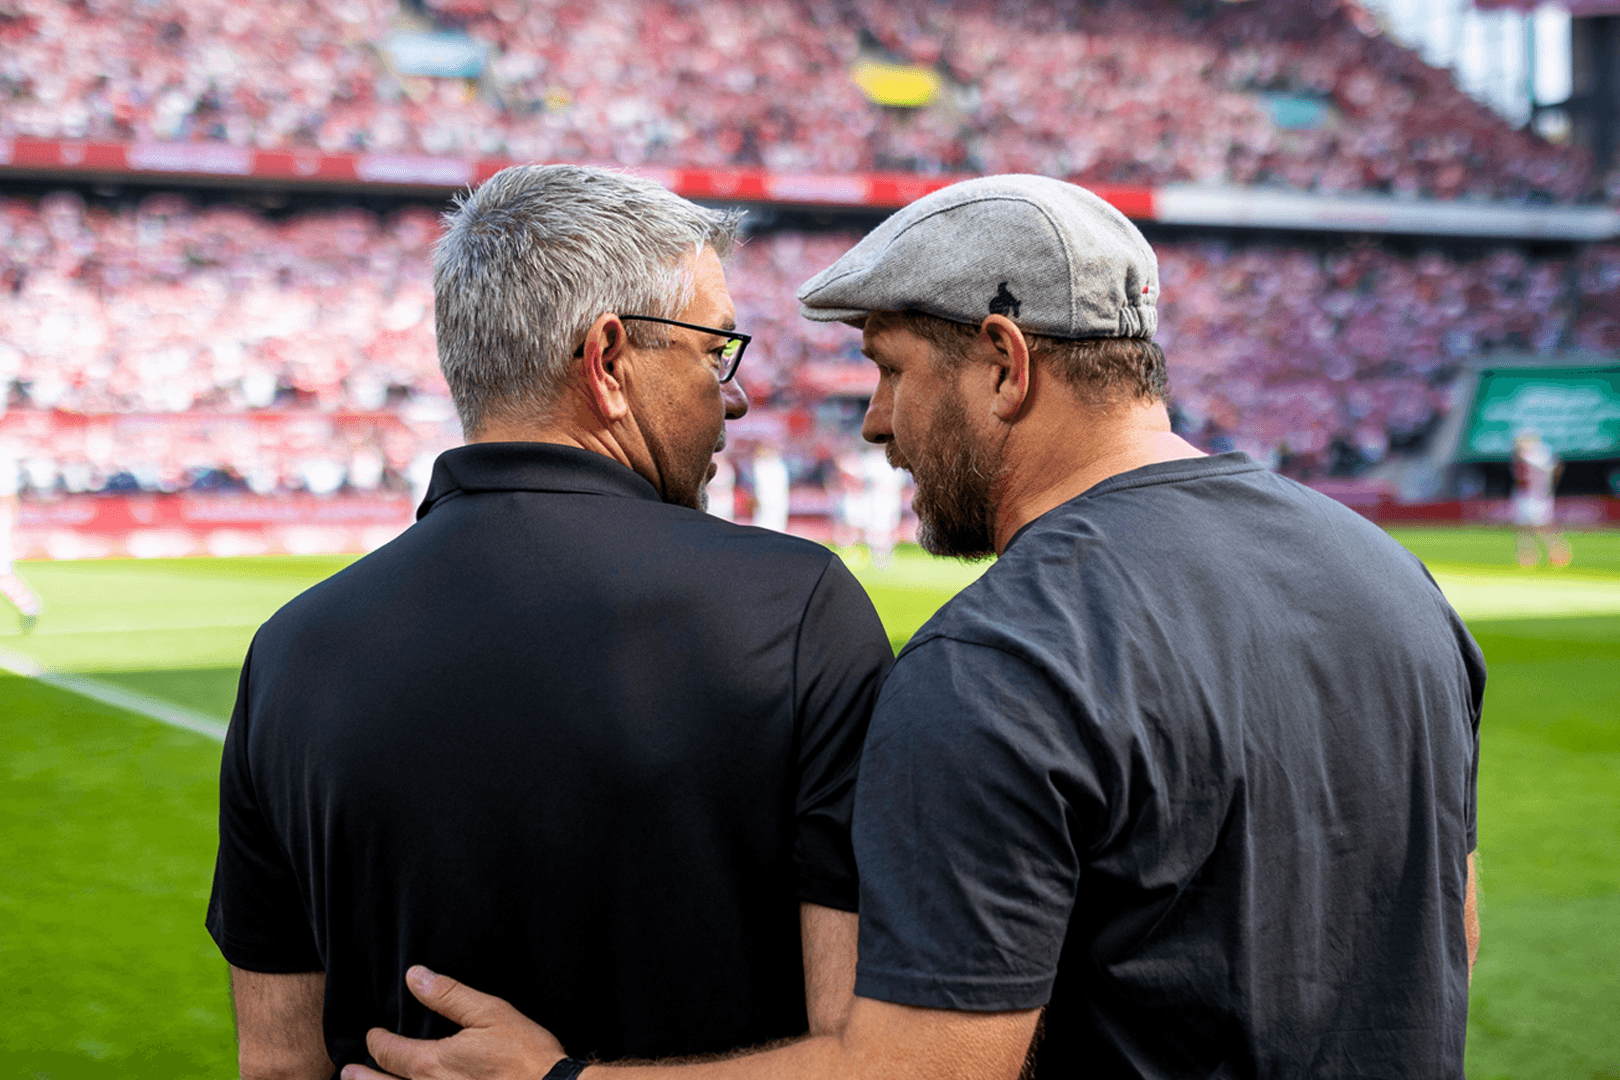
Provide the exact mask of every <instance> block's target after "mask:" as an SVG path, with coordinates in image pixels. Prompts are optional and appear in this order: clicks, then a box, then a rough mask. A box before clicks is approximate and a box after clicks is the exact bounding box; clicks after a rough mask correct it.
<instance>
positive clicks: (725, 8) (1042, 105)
mask: <svg viewBox="0 0 1620 1080" xmlns="http://www.w3.org/2000/svg"><path fill="white" fill-rule="evenodd" d="M426 31H432V32H435V33H440V34H445V33H450V34H454V35H460V36H461V37H462V39H463V40H465V41H467V42H469V43H470V44H471V45H472V46H474V49H473V51H474V53H475V54H478V53H479V52H480V51H481V53H482V55H483V56H484V57H485V59H484V60H482V61H480V62H479V63H478V64H477V65H475V66H476V67H477V69H478V74H477V75H476V77H452V78H446V77H430V76H425V75H421V74H411V73H408V71H406V70H402V69H401V68H400V66H399V65H398V63H397V59H395V58H396V54H395V53H393V52H391V51H390V50H389V48H388V47H387V43H388V42H389V41H390V40H391V39H392V36H393V35H398V34H405V33H422V32H426ZM863 62H881V63H887V64H901V65H913V66H915V67H918V68H921V69H924V70H925V71H927V72H929V73H931V76H930V77H932V78H934V79H935V80H936V81H937V86H938V93H937V95H936V96H935V98H934V100H932V101H931V102H929V103H927V104H925V105H920V106H915V107H895V106H885V105H880V104H877V103H875V102H873V101H871V100H868V99H867V97H866V96H865V94H864V93H863V91H862V90H861V89H860V88H859V87H858V86H857V85H856V84H855V82H854V81H853V79H852V71H853V70H854V68H855V66H856V65H857V64H860V63H863ZM15 135H33V136H40V137H57V138H62V137H65V138H87V139H136V140H202V141H219V142H225V143H230V144H234V145H238V146H253V147H261V148H279V147H316V148H320V149H323V150H326V151H331V152H338V151H415V152H423V153H428V154H437V155H464V156H465V155H487V156H509V157H512V158H516V159H519V160H570V161H594V162H601V163H607V162H612V163H618V164H622V165H630V166H635V165H648V166H675V165H688V166H749V167H763V168H766V169H770V170H774V171H779V172H789V173H791V172H824V173H834V174H844V173H851V172H867V171H874V170H875V171H911V172H921V173H929V174H935V173H952V172H973V173H983V172H1039V173H1044V174H1047V175H1055V176H1068V177H1071V178H1074V179H1077V180H1079V181H1081V182H1091V183H1109V182H1115V183H1137V184H1159V183H1167V182H1180V181H1191V182H1207V183H1222V184H1239V185H1255V184H1258V185H1276V186H1281V187H1286V188H1292V189H1299V190H1311V191H1320V192H1327V193H1334V192H1355V191H1375V192H1388V193H1393V194H1399V195H1426V196H1438V197H1445V198H1451V197H1492V198H1505V199H1537V200H1549V199H1550V200H1560V201H1568V200H1572V199H1579V198H1584V197H1591V196H1594V195H1597V194H1599V193H1600V189H1601V187H1602V183H1601V181H1602V178H1599V177H1594V176H1593V174H1592V170H1591V168H1590V165H1589V161H1588V159H1587V157H1586V155H1585V153H1584V152H1583V151H1579V150H1574V149H1570V148H1566V147H1559V146H1554V145H1551V144H1548V143H1546V142H1544V141H1542V140H1541V139H1539V138H1538V137H1536V136H1534V135H1532V134H1529V133H1527V132H1525V131H1518V130H1514V129H1512V128H1511V127H1510V126H1509V125H1508V124H1507V123H1506V122H1505V121H1503V120H1502V119H1501V118H1500V117H1499V116H1497V115H1496V114H1495V113H1493V112H1491V111H1490V110H1489V109H1488V108H1486V107H1485V106H1483V105H1481V104H1478V103H1477V102H1475V101H1473V100H1472V99H1471V98H1469V97H1468V96H1466V95H1465V94H1463V93H1462V92H1461V91H1460V90H1458V89H1457V87H1456V85H1455V83H1454V81H1453V79H1452V78H1451V75H1450V73H1448V72H1446V71H1443V70H1439V69H1435V68H1431V67H1429V66H1427V65H1426V64H1425V63H1424V62H1423V61H1422V60H1421V59H1420V58H1419V57H1418V56H1417V54H1416V53H1414V52H1412V51H1410V50H1407V49H1404V48H1402V47H1400V46H1399V45H1398V44H1396V43H1395V42H1394V41H1393V40H1391V39H1390V38H1388V37H1386V36H1383V35H1381V34H1380V33H1379V32H1378V29H1377V26H1376V24H1375V23H1374V22H1373V20H1372V19H1371V18H1370V17H1369V16H1368V15H1367V14H1366V12H1365V11H1363V10H1362V9H1361V8H1360V7H1358V6H1357V5H1356V4H1355V2H1354V0H1249V2H1247V3H1243V4H1224V3H1213V2H1210V0H1092V2H1089V3H1086V4H1057V3H1037V2H1034V0H937V2H932V3H928V4H920V3H915V2H911V0H860V2H857V0H703V2H701V3H700V2H698V0H283V2H280V3H275V4H242V3H234V2H231V0H142V2H140V3H135V2H133V0H0V138H4V137H6V136H15Z"/></svg>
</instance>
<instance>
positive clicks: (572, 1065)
mask: <svg viewBox="0 0 1620 1080" xmlns="http://www.w3.org/2000/svg"><path fill="white" fill-rule="evenodd" d="M589 1064H590V1062H588V1061H581V1060H580V1059H579V1058H573V1057H565V1058H563V1059H562V1060H561V1061H559V1062H557V1064H555V1065H553V1066H552V1067H551V1071H550V1072H548V1073H546V1075H545V1076H544V1077H543V1078H542V1080H574V1077H576V1076H578V1075H579V1074H580V1073H582V1072H584V1071H585V1066H587V1065H589Z"/></svg>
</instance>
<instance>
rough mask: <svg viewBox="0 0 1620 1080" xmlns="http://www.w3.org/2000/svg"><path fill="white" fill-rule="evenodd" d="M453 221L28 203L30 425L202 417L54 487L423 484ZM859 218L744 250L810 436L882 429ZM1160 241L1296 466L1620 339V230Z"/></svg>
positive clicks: (758, 368) (21, 336)
mask: <svg viewBox="0 0 1620 1080" xmlns="http://www.w3.org/2000/svg"><path fill="white" fill-rule="evenodd" d="M436 228H437V223H436V219H435V217H434V214H433V212H432V211H430V210H428V209H425V208H419V207H418V208H406V209H402V210H398V211H395V212H392V213H389V214H386V215H382V216H379V215H378V214H375V213H373V212H370V211H367V210H362V209H355V208H348V209H332V210H323V211H316V212H301V213H295V214H292V215H289V216H287V217H285V218H281V219H277V218H274V217H271V216H269V215H267V214H265V213H263V212H256V211H252V210H248V209H245V208H244V207H242V206H240V205H231V204H215V205H196V204H193V203H192V202H190V201H188V200H186V199H185V198H183V197H181V196H179V195H176V194H160V195H153V196H149V197H147V198H145V199H142V200H140V201H139V202H133V203H125V204H122V205H112V206H109V205H100V204H91V205H87V204H86V202H85V200H84V199H83V198H82V197H81V196H80V195H78V194H76V193H73V192H55V193H51V194H49V195H47V196H45V197H43V198H40V199H38V200H30V199H18V198H13V199H5V200H0V252H3V256H0V258H3V262H0V391H6V394H4V395H0V396H4V398H5V400H7V401H9V403H10V407H11V409H12V410H13V413H14V415H13V416H12V417H11V420H12V422H13V423H16V422H18V420H19V416H18V414H21V413H28V412H32V413H44V412H51V413H54V414H59V415H62V416H82V415H92V416H93V415H119V414H123V415H128V416H142V417H158V418H161V417H162V416H165V415H168V416H173V417H175V418H176V421H177V422H175V423H170V424H167V425H165V424H162V423H151V424H146V425H144V426H139V433H138V434H139V438H138V440H137V441H135V442H133V443H131V444H129V445H127V446H126V447H125V448H124V453H123V454H122V455H121V457H123V458H124V459H125V460H124V462H123V463H122V464H118V463H115V462H114V461H113V460H112V457H111V456H110V453H108V452H103V453H100V454H99V455H98V454H92V453H89V452H88V451H87V450H86V446H87V445H88V444H87V443H86V439H87V437H89V438H92V439H93V438H94V436H93V435H91V436H87V432H86V429H85V428H84V425H82V424H77V423H65V422H64V423H61V424H57V425H54V426H52V427H51V428H50V429H49V430H50V431H51V432H53V434H51V435H50V436H49V439H48V440H47V442H46V444H45V445H34V446H32V447H31V448H30V452H29V453H28V454H27V455H26V457H27V459H28V462H29V463H28V464H27V465H26V466H25V472H26V473H27V476H26V478H25V479H26V482H27V485H28V487H29V490H30V491H32V492H34V493H35V494H40V495H44V494H49V493H52V492H55V491H86V490H90V491H93V490H103V489H106V488H107V487H108V485H111V487H112V489H113V490H118V489H119V488H120V487H123V488H127V489H137V488H138V489H146V490H176V489H177V488H181V487H191V486H196V485H202V486H204V487H209V486H212V487H226V488H232V487H234V488H238V489H243V490H254V491H259V492H268V491H275V490H282V491H287V490H303V491H310V492H315V493H320V494H330V493H333V492H336V491H339V490H373V489H375V488H377V487H378V486H379V485H380V486H383V487H386V486H388V485H390V484H392V485H394V486H395V487H398V488H401V489H403V488H406V487H408V486H409V480H408V477H407V473H408V472H409V470H410V468H411V466H412V463H413V462H414V461H416V459H417V458H418V457H419V456H420V454H421V453H423V452H424V451H425V449H426V448H430V447H436V446H437V445H438V443H439V442H441V441H442V439H443V437H444V436H443V431H444V422H445V421H446V419H447V418H448V417H449V408H448V403H447V396H446V395H447V391H446V389H445V386H444V384H443V381H442V379H441V378H440V375H439V372H438V368H437V362H436V357H435V352H434V346H433V321H432V283H431V267H430V247H431V243H432V239H433V237H434V235H435V233H436ZM856 239H857V234H855V233H845V232H834V233H797V232H773V233H765V234H762V235H758V236H754V237H752V238H750V239H749V240H748V242H746V243H745V244H744V245H742V247H741V248H740V249H739V251H738V253H737V254H736V256H735V258H734V260H733V263H732V267H731V269H730V271H729V276H730V280H731V283H732V287H733V292H734V296H735V298H736V301H737V305H738V320H739V324H740V325H742V326H743V327H745V328H746V329H748V330H749V332H750V333H752V334H753V335H754V337H755V342H756V346H755V348H753V349H751V350H750V351H749V355H748V362H747V364H745V365H744V368H743V371H742V374H741V377H742V379H743V380H744V384H745V385H746V387H747V389H748V391H749V393H750V395H751V396H752V397H753V399H754V402H755V408H756V412H757V413H758V414H760V415H762V416H764V417H767V418H769V417H772V416H775V417H777V418H778V419H779V420H780V421H781V422H780V424H779V425H778V426H777V427H775V428H772V429H771V430H772V431H773V432H777V433H778V434H780V435H782V436H784V437H786V438H787V439H788V440H789V448H790V450H791V451H792V452H793V453H795V454H797V455H798V456H799V457H800V458H801V459H802V460H806V461H808V460H810V459H816V458H820V457H824V456H825V455H826V454H827V453H828V452H829V449H828V448H829V446H831V447H832V448H833V449H836V448H837V447H838V446H841V445H843V444H847V443H850V442H852V441H853V440H854V439H855V437H856V435H855V425H854V424H853V423H852V422H849V421H850V420H851V419H852V418H853V417H855V416H858V410H853V411H852V410H848V409H846V410H845V412H844V415H845V422H843V423H842V424H841V425H840V424H837V423H834V424H831V425H830V428H829V424H828V423H826V422H819V423H818V422H817V420H816V418H815V417H814V416H812V415H811V413H812V412H813V410H814V409H815V407H816V403H817V400H818V399H819V398H821V397H823V396H825V395H826V394H828V393H829V392H830V393H832V394H834V395H837V394H839V393H840V392H841V393H843V394H844V395H845V396H846V397H850V396H857V397H858V395H859V394H860V393H861V390H862V387H863V386H864V384H865V381H866V377H867V375H868V374H869V372H868V369H867V365H866V363H865V361H864V360H862V359H861V358H860V357H859V355H858V341H857V340H856V338H855V337H854V336H853V335H852V334H851V333H850V332H849V331H848V330H846V329H845V328H843V327H839V326H836V325H834V326H825V325H817V324H809V323H806V322H805V321H804V320H802V319H800V318H799V316H798V311H797V306H796V304H795V302H794V301H793V299H792V294H793V290H794V289H795V288H796V287H797V285H798V284H799V283H800V282H802V281H803V280H805V279H806V278H807V277H809V276H810V275H811V274H812V273H814V272H815V271H816V270H818V269H820V268H821V267H823V266H825V265H827V264H828V263H830V262H831V261H832V260H833V259H835V258H836V257H837V256H838V255H839V254H840V253H841V252H842V251H844V250H845V249H846V248H847V247H848V246H849V245H850V244H852V243H854V241H855V240H856ZM1156 246H1157V249H1158V251H1159V257H1160V265H1161V274H1162V278H1163V296H1164V299H1163V301H1162V306H1161V321H1160V326H1161V329H1160V332H1159V340H1160V342H1161V343H1162V344H1163V345H1164V347H1165V350H1166V352H1167V354H1168V355H1169V357H1170V367H1171V375H1172V382H1173V388H1174V401H1175V405H1176V407H1177V410H1178V413H1179V416H1180V420H1181V423H1182V425H1183V427H1184V429H1185V430H1186V431H1187V432H1188V433H1189V434H1190V435H1191V436H1192V437H1194V438H1195V439H1197V440H1198V441H1199V442H1201V443H1203V444H1204V445H1206V446H1210V447H1225V446H1236V447H1238V448H1240V449H1244V450H1247V451H1249V452H1250V453H1251V454H1253V455H1254V456H1256V457H1257V458H1260V459H1263V460H1268V461H1271V462H1273V463H1276V464H1279V465H1280V466H1282V467H1284V468H1285V469H1287V470H1288V471H1290V472H1293V473H1295V474H1296V475H1301V476H1314V475H1321V474H1323V473H1325V472H1327V471H1331V470H1345V469H1353V468H1355V467H1356V466H1357V465H1360V464H1366V463H1369V462H1373V461H1377V460H1379V459H1380V458H1382V457H1383V456H1384V455H1385V453H1386V452H1387V451H1388V448H1389V447H1390V445H1391V444H1392V443H1393V444H1395V445H1397V446H1398V445H1401V444H1402V443H1404V442H1409V441H1411V440H1412V439H1414V438H1415V437H1416V436H1418V435H1420V434H1421V433H1422V432H1423V431H1425V430H1426V429H1427V428H1428V426H1429V425H1430V424H1431V423H1432V422H1433V421H1434V419H1435V418H1436V417H1437V416H1438V415H1439V414H1441V413H1442V412H1443V411H1444V410H1445V407H1446V403H1447V390H1446V383H1447V380H1448V378H1449V377H1450V375H1452V374H1453V373H1454V372H1455V370H1456V368H1457V365H1458V364H1459V363H1460V362H1462V361H1463V360H1465V359H1467V358H1470V357H1473V356H1476V355H1479V354H1480V353H1482V352H1487V351H1490V350H1493V349H1504V348H1510V349H1516V350H1520V351H1528V352H1548V351H1550V350H1553V349H1555V348H1558V347H1561V346H1568V345H1575V346H1580V347H1587V348H1595V349H1610V350H1612V349H1614V348H1616V347H1620V246H1615V245H1599V246H1594V247H1591V248H1589V249H1587V251H1586V253H1585V254H1584V255H1582V256H1581V257H1580V258H1579V259H1578V260H1573V261H1572V260H1570V259H1563V258H1555V257H1548V256H1536V257H1532V256H1530V255H1527V254H1526V253H1525V252H1524V251H1523V250H1522V249H1518V248H1514V247H1500V248H1496V249H1494V250H1483V251H1481V252H1479V253H1476V254H1459V253H1456V252H1452V253H1449V254H1448V253H1446V252H1444V251H1442V250H1440V249H1438V248H1436V249H1432V250H1428V251H1421V252H1415V253H1411V254H1402V253H1400V252H1398V251H1395V250H1392V249H1390V248H1387V247H1379V246H1370V245H1361V246H1344V245H1337V246H1331V247H1317V248H1309V247H1303V246H1294V247H1288V246H1280V245H1277V244H1273V243H1267V244H1258V245H1255V244H1248V245H1245V244H1239V243H1236V242H1234V241H1231V240H1226V241H1221V242H1215V241H1207V240H1206V241H1188V240H1172V241H1163V242H1160V243H1158V244H1157V245H1156ZM1576 290H1578V292H1579V295H1578V297H1577V295H1576ZM1577 312H1578V314H1577ZM829 370H830V371H831V376H830V382H829V375H828V372H829ZM812 372H813V373H816V374H817V377H818V380H819V381H816V382H814V383H809V382H807V381H806V375H807V373H812ZM840 382H841V383H843V384H844V388H843V389H842V390H841V391H840V388H839V385H838V384H839V383H840ZM261 414H270V415H281V416H286V417H289V418H293V419H296V418H299V417H303V418H306V419H310V420H314V421H317V424H316V427H315V428H309V429H308V430H311V431H316V430H318V431H319V432H324V434H317V435H312V436H309V437H307V438H306V437H303V436H302V435H298V432H299V431H302V430H305V429H302V428H297V426H296V425H293V426H292V427H288V428H285V429H280V428H278V429H275V430H274V431H272V430H270V429H269V428H262V427H261V428H254V429H252V430H253V431H259V432H261V434H259V435H253V434H244V432H245V431H247V429H244V428H243V427H242V425H240V424H234V425H233V424H207V423H187V422H179V421H181V420H182V419H183V418H185V417H229V416H233V415H261ZM322 418H325V420H326V426H325V427H321V426H320V424H319V422H320V421H321V420H322ZM334 418H336V419H339V420H341V423H340V424H338V427H337V429H336V430H337V433H338V434H337V435H334V434H333V428H332V423H331V422H332V421H333V420H334ZM368 418H369V419H368ZM422 421H425V423H424V422H422ZM760 422H761V421H760V420H759V418H758V417H756V418H755V419H754V421H753V423H755V424H758V423H760ZM5 426H6V421H5V419H4V417H0V429H3V428H4V427H5ZM30 430H33V429H30ZM42 430H43V429H42ZM130 430H131V431H134V430H135V428H131V429H130ZM294 436H297V437H294ZM135 451H138V452H135ZM69 461H76V462H78V463H79V464H78V465H77V466H76V467H75V468H76V469H77V471H74V469H70V468H67V467H65V466H64V465H63V464H61V463H65V462H69ZM379 461H380V463H381V464H380V465H379V464H378V462H379Z"/></svg>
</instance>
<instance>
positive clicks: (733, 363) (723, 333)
mask: <svg viewBox="0 0 1620 1080" xmlns="http://www.w3.org/2000/svg"><path fill="white" fill-rule="evenodd" d="M619 320H620V321H621V322H655V323H663V324H664V325H665V326H678V327H680V328H681V329H682V330H697V331H699V332H700V333H704V334H713V335H715V336H716V337H723V338H725V339H726V343H725V344H724V345H722V346H720V370H719V371H718V372H716V375H717V376H718V377H719V379H720V381H721V382H730V381H731V379H732V376H734V375H736V374H737V367H738V365H739V364H741V363H742V357H743V351H744V350H745V349H747V348H748V343H749V342H750V341H753V340H754V339H753V337H752V335H749V334H742V333H738V332H737V331H736V330H721V329H718V328H717V327H713V326H698V325H697V324H696V323H689V322H676V321H675V320H674V319H660V318H658V317H657V316H656V315H620V316H619Z"/></svg>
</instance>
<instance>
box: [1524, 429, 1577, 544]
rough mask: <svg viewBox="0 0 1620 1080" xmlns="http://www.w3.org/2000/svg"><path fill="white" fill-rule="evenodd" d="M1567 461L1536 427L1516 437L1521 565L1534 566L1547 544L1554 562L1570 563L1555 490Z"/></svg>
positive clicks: (1567, 542)
mask: <svg viewBox="0 0 1620 1080" xmlns="http://www.w3.org/2000/svg"><path fill="white" fill-rule="evenodd" d="M1563 471H1564V463H1563V462H1562V461H1559V460H1558V455H1557V454H1555V453H1553V452H1552V448H1551V447H1549V446H1548V445H1547V444H1546V443H1544V442H1542V441H1541V436H1540V435H1539V434H1537V433H1536V432H1534V431H1526V432H1522V433H1520V435H1519V436H1518V438H1516V439H1514V440H1513V524H1515V525H1517V526H1518V527H1519V537H1518V557H1519V565H1520V566H1523V567H1526V568H1528V567H1532V566H1535V565H1536V564H1537V563H1539V562H1540V561H1541V552H1542V549H1543V548H1545V549H1546V552H1547V561H1548V562H1549V563H1551V564H1552V565H1553V566H1568V565H1569V559H1570V550H1569V541H1567V540H1565V539H1564V536H1563V534H1562V533H1560V532H1559V531H1558V527H1557V526H1556V525H1555V524H1554V517H1555V514H1556V511H1557V504H1556V502H1555V501H1554V498H1553V492H1554V491H1556V490H1557V488H1558V477H1559V476H1560V474H1562V473H1563Z"/></svg>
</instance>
